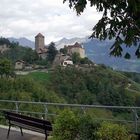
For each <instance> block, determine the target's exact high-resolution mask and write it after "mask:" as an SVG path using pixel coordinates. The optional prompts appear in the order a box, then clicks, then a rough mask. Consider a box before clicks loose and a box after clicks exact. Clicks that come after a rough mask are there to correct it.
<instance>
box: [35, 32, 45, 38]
mask: <svg viewBox="0 0 140 140" xmlns="http://www.w3.org/2000/svg"><path fill="white" fill-rule="evenodd" d="M36 37H43V38H44V35H42V34H41V33H38V34H37V35H36V36H35V38H36Z"/></svg>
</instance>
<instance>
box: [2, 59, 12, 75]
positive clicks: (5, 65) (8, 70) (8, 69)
mask: <svg viewBox="0 0 140 140" xmlns="http://www.w3.org/2000/svg"><path fill="white" fill-rule="evenodd" d="M12 74H13V67H12V63H11V61H10V60H8V59H0V76H1V77H2V76H4V75H6V77H8V76H10V75H12Z"/></svg>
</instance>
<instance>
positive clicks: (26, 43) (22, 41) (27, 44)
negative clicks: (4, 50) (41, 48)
mask: <svg viewBox="0 0 140 140" xmlns="http://www.w3.org/2000/svg"><path fill="white" fill-rule="evenodd" d="M8 39H9V41H10V42H12V41H14V42H18V43H19V45H21V46H24V47H30V48H32V49H34V48H35V43H34V42H33V41H31V40H29V39H27V38H25V37H22V38H13V37H11V38H8Z"/></svg>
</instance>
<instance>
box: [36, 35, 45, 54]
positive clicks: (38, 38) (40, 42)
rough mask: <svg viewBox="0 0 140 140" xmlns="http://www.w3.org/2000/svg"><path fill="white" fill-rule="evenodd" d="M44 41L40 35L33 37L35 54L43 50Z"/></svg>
mask: <svg viewBox="0 0 140 140" xmlns="http://www.w3.org/2000/svg"><path fill="white" fill-rule="evenodd" d="M44 39H45V37H44V36H43V35H42V34H41V33H39V34H37V35H36V36H35V50H36V51H37V52H39V51H40V50H43V49H44V46H45V42H44Z"/></svg>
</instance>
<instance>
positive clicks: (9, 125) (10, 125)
mask: <svg viewBox="0 0 140 140" xmlns="http://www.w3.org/2000/svg"><path fill="white" fill-rule="evenodd" d="M10 128H11V125H9V129H8V133H7V139H8V138H9V134H10Z"/></svg>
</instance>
